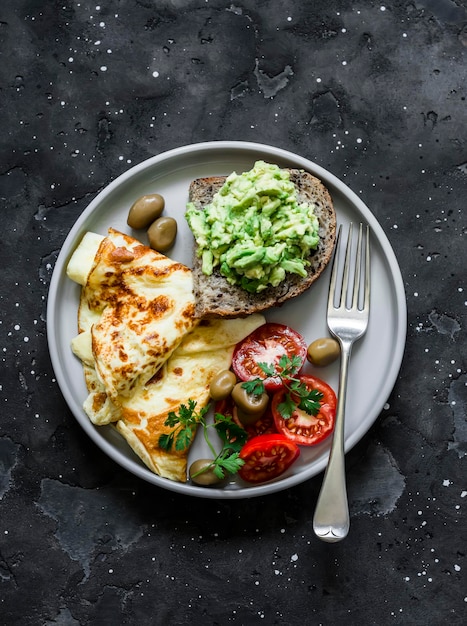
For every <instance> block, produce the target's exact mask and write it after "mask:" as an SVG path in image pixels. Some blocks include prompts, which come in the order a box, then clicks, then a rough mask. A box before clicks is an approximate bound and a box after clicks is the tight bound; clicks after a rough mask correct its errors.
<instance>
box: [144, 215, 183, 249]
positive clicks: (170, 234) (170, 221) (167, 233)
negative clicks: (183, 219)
mask: <svg viewBox="0 0 467 626" xmlns="http://www.w3.org/2000/svg"><path fill="white" fill-rule="evenodd" d="M176 236H177V222H176V221H175V220H174V218H173V217H159V219H157V220H156V221H155V222H153V223H152V224H151V226H150V227H149V229H148V237H149V245H150V246H151V248H153V250H157V251H158V252H165V251H166V250H168V249H169V248H171V247H172V246H173V244H174V242H175V237H176Z"/></svg>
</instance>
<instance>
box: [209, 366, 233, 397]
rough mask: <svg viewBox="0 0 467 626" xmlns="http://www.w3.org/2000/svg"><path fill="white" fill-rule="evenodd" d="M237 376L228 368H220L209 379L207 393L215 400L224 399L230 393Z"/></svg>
mask: <svg viewBox="0 0 467 626" xmlns="http://www.w3.org/2000/svg"><path fill="white" fill-rule="evenodd" d="M236 382H237V377H236V376H235V374H234V373H233V372H231V371H230V370H222V371H221V372H219V373H218V374H217V376H215V377H214V378H213V379H212V381H211V386H210V387H209V393H210V395H211V398H212V399H213V400H214V401H215V402H217V401H218V400H225V398H227V397H228V396H230V394H231V393H232V389H233V388H234V387H235V383H236Z"/></svg>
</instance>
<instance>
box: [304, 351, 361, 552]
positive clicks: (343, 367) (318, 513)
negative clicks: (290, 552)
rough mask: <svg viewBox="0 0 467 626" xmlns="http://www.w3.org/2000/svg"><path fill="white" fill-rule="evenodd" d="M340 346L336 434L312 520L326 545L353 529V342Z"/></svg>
mask: <svg viewBox="0 0 467 626" xmlns="http://www.w3.org/2000/svg"><path fill="white" fill-rule="evenodd" d="M340 344H341V360H340V376H339V392H338V401H337V411H336V419H335V426H334V433H333V438H332V444H331V451H330V454H329V460H328V464H327V467H326V472H325V474H324V479H323V484H322V486H321V491H320V494H319V497H318V502H317V504H316V509H315V514H314V518H313V529H314V531H315V534H316V535H317V536H318V537H319V538H320V539H322V540H323V541H327V542H330V543H334V542H336V541H340V540H341V539H344V537H346V536H347V534H348V532H349V528H350V517H349V506H348V502H347V489H346V481H345V459H344V417H345V399H346V395H347V377H348V369H349V361H350V353H351V350H352V342H346V341H342V340H340Z"/></svg>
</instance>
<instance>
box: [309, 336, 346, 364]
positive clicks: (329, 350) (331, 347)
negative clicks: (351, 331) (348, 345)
mask: <svg viewBox="0 0 467 626" xmlns="http://www.w3.org/2000/svg"><path fill="white" fill-rule="evenodd" d="M339 354H340V347H339V344H338V342H337V341H336V340H335V339H332V338H331V337H322V338H321V339H316V340H315V341H313V343H310V345H309V346H308V350H307V355H306V358H307V359H308V361H309V362H310V363H312V364H313V365H316V366H318V367H324V366H325V365H329V364H330V363H333V362H334V361H335V360H336V359H337V358H338V357H339Z"/></svg>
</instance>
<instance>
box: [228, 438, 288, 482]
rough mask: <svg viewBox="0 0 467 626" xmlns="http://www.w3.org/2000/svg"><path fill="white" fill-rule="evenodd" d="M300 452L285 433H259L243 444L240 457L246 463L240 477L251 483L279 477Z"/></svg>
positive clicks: (241, 469)
mask: <svg viewBox="0 0 467 626" xmlns="http://www.w3.org/2000/svg"><path fill="white" fill-rule="evenodd" d="M299 454H300V448H299V447H298V446H297V445H295V444H294V443H293V441H290V440H289V439H287V437H284V435H278V434H274V435H258V436H257V437H253V438H252V439H250V440H249V441H247V442H246V444H245V445H244V446H243V448H242V450H241V452H240V458H241V459H243V460H244V461H245V464H244V465H242V467H241V468H240V469H239V471H238V474H239V476H240V478H242V479H243V480H245V481H246V482H249V483H262V482H265V481H266V480H272V479H273V478H277V477H278V476H280V475H281V474H283V473H284V472H285V470H287V469H288V468H289V467H290V466H291V465H292V463H293V462H294V461H295V459H296V458H297V457H298V456H299Z"/></svg>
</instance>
